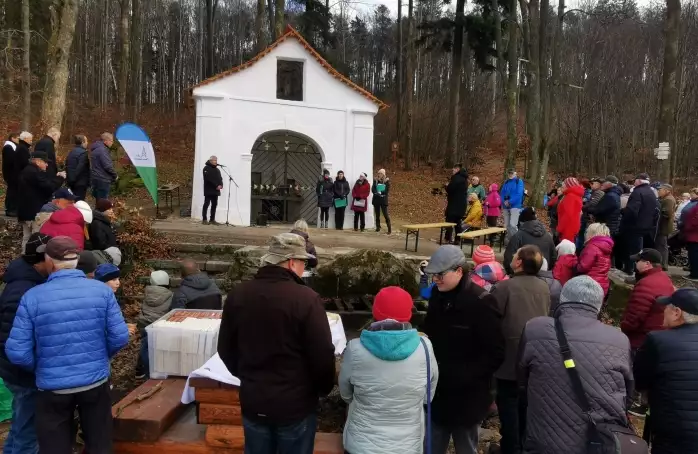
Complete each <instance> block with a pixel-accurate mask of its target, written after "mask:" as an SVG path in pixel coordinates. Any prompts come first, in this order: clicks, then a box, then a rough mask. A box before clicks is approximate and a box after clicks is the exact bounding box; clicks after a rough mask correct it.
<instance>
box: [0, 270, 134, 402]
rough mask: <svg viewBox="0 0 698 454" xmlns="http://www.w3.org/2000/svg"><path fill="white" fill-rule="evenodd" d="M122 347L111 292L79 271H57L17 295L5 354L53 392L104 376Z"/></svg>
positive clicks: (120, 321)
mask: <svg viewBox="0 0 698 454" xmlns="http://www.w3.org/2000/svg"><path fill="white" fill-rule="evenodd" d="M127 343H128V328H127V327H126V323H125V322H124V318H123V316H122V315H121V309H120V308H119V305H118V304H117V302H116V298H114V293H113V292H112V290H111V289H110V288H109V287H107V286H106V285H105V284H104V283H102V282H99V281H95V280H91V279H87V277H85V273H83V272H82V271H79V270H61V271H57V272H55V273H53V274H51V275H50V276H49V278H48V280H47V282H46V283H45V284H42V285H39V286H37V287H34V288H33V289H31V290H29V291H28V292H27V293H26V294H25V295H24V297H22V301H21V302H20V305H19V309H18V310H17V316H16V317H15V321H14V325H13V326H12V331H11V332H10V337H9V339H8V340H7V342H6V344H5V352H6V353H7V357H8V358H9V359H10V361H12V362H13V363H14V364H17V365H18V366H20V367H22V368H24V369H27V370H30V371H34V373H35V374H36V386H37V387H38V388H39V389H43V390H50V391H53V390H60V389H70V388H77V387H81V386H88V385H91V384H93V383H96V382H98V381H100V380H103V379H105V378H107V377H109V359H110V358H111V357H112V356H114V355H115V354H116V352H118V351H119V350H121V349H122V348H123V347H124V346H125V345H126V344H127Z"/></svg>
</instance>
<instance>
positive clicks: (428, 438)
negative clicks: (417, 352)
mask: <svg viewBox="0 0 698 454" xmlns="http://www.w3.org/2000/svg"><path fill="white" fill-rule="evenodd" d="M419 341H420V342H421V343H422V347H424V355H425V356H426V358H427V434H426V437H425V438H426V443H425V446H426V449H425V451H424V452H425V454H431V359H430V356H429V349H428V348H427V343H426V342H424V339H423V338H421V337H420V338H419Z"/></svg>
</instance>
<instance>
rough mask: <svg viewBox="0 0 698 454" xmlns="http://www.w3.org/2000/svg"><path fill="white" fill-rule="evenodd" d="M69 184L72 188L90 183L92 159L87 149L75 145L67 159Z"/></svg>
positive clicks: (66, 169)
mask: <svg viewBox="0 0 698 454" xmlns="http://www.w3.org/2000/svg"><path fill="white" fill-rule="evenodd" d="M65 171H66V173H67V176H68V178H67V179H66V181H67V183H68V186H69V187H71V188H74V187H80V186H84V187H86V186H89V185H90V159H89V157H88V155H87V150H86V149H84V148H83V147H75V148H73V149H72V150H71V151H70V153H68V157H67V158H66V159H65Z"/></svg>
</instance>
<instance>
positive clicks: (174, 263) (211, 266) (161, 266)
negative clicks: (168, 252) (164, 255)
mask: <svg viewBox="0 0 698 454" xmlns="http://www.w3.org/2000/svg"><path fill="white" fill-rule="evenodd" d="M196 263H197V265H199V269H200V270H201V271H206V272H207V273H209V274H216V273H224V272H226V271H228V268H230V265H231V264H232V262H231V261H228V260H196ZM145 264H146V265H148V266H149V267H151V268H152V269H154V270H164V271H167V272H168V273H170V275H173V276H178V275H179V271H180V268H181V261H180V260H176V259H175V260H173V259H154V260H146V261H145Z"/></svg>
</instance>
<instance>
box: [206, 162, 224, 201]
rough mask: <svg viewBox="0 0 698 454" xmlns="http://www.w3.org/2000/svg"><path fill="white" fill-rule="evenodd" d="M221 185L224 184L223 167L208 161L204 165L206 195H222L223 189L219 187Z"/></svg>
mask: <svg viewBox="0 0 698 454" xmlns="http://www.w3.org/2000/svg"><path fill="white" fill-rule="evenodd" d="M219 186H223V176H222V175H221V169H219V168H218V166H214V165H213V164H211V161H206V165H205V166H204V196H205V197H218V196H219V195H221V191H220V190H219V189H218V187H219Z"/></svg>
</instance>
